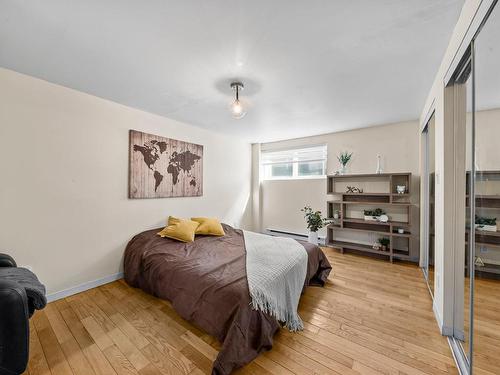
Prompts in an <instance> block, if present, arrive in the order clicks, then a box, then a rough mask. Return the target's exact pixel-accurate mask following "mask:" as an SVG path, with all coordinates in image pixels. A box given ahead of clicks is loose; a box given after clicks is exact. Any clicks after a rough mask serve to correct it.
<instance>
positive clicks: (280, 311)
mask: <svg viewBox="0 0 500 375" xmlns="http://www.w3.org/2000/svg"><path fill="white" fill-rule="evenodd" d="M243 235H244V237H245V247H246V252H247V263H246V268H247V279H248V288H249V290H250V296H251V298H252V302H251V303H252V307H253V308H254V309H255V310H260V311H263V312H265V313H267V314H270V315H271V316H273V317H275V318H276V319H277V320H278V321H280V322H282V323H284V324H285V327H286V328H288V329H289V330H290V331H292V332H293V331H299V330H302V329H303V328H304V325H303V323H302V320H301V319H300V317H299V314H298V312H297V308H298V306H299V299H300V294H301V293H302V288H303V287H304V281H305V279H306V273H307V252H306V250H305V249H304V246H302V245H301V244H300V243H298V242H297V241H295V240H294V239H292V238H284V237H272V236H268V235H265V234H260V233H254V232H248V231H243Z"/></svg>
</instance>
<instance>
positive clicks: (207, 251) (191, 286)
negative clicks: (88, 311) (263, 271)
mask: <svg viewBox="0 0 500 375" xmlns="http://www.w3.org/2000/svg"><path fill="white" fill-rule="evenodd" d="M223 227H224V231H225V233H226V235H225V236H222V237H213V236H197V237H196V240H195V241H194V242H191V243H182V242H178V241H175V240H170V239H167V238H161V237H159V236H158V235H157V233H158V231H159V230H161V228H160V229H154V230H149V231H146V232H143V233H140V234H138V235H136V236H135V237H134V238H132V240H131V241H130V242H129V243H128V245H127V248H126V250H125V257H124V273H125V281H126V282H127V283H128V284H129V285H131V286H133V287H137V288H140V289H142V290H144V291H145V292H147V293H150V294H152V295H154V296H156V297H158V298H161V299H164V300H168V301H170V302H171V303H172V306H173V308H174V309H175V310H176V311H177V313H178V314H179V315H180V316H181V317H182V318H184V319H186V320H187V321H189V322H191V323H193V324H194V325H196V326H197V327H199V328H201V329H202V330H204V331H205V332H207V333H208V334H210V335H212V336H214V337H216V338H217V339H218V340H219V341H220V342H221V344H222V346H221V350H220V352H219V354H218V356H217V358H216V360H215V362H214V364H213V370H212V374H216V375H219V374H223V375H225V374H230V373H231V372H232V371H233V370H235V369H236V368H238V367H241V366H243V365H245V364H247V363H249V362H250V361H252V360H253V359H254V358H255V357H257V355H258V354H259V353H261V352H262V351H264V350H269V349H271V347H272V343H273V336H274V334H275V333H276V332H277V331H278V330H279V329H280V324H279V322H277V321H276V319H275V318H273V317H271V316H270V315H268V314H266V313H263V312H261V311H259V310H253V309H252V307H251V305H250V302H251V297H250V294H249V289H248V283H247V277H246V268H245V260H246V252H245V242H244V238H243V231H241V230H239V229H235V228H232V227H231V226H229V225H225V224H223ZM300 243H301V244H302V246H304V248H305V250H306V251H307V258H308V262H307V263H308V264H307V273H306V278H305V283H304V288H306V287H307V286H309V285H316V286H322V285H323V284H324V283H325V281H326V279H327V277H328V275H329V273H330V271H331V266H330V264H329V262H328V260H327V258H326V256H325V255H324V254H323V252H322V251H321V249H320V248H319V247H318V246H315V245H312V244H310V243H307V242H300Z"/></svg>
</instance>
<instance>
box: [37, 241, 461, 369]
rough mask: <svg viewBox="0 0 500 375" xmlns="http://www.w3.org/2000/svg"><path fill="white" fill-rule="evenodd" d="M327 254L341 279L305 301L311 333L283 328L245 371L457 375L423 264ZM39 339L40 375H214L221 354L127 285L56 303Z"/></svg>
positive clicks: (41, 319) (40, 319)
mask: <svg viewBox="0 0 500 375" xmlns="http://www.w3.org/2000/svg"><path fill="white" fill-rule="evenodd" d="M325 253H326V254H327V255H328V257H329V259H330V261H331V263H332V265H333V267H334V272H333V274H332V275H331V276H330V278H329V283H328V284H327V285H326V287H325V288H315V287H311V288H308V290H307V291H306V293H305V294H304V295H303V296H302V299H301V303H300V309H299V313H300V315H301V317H302V319H303V320H304V322H305V330H304V331H302V332H300V333H294V334H292V333H290V332H287V331H286V330H283V329H282V330H281V331H280V332H279V333H278V334H277V335H276V337H275V344H274V347H273V349H272V350H271V351H269V352H266V353H263V354H261V355H260V356H259V357H258V358H257V359H255V360H254V361H253V362H252V363H250V364H249V365H247V366H245V367H244V368H242V369H240V370H239V371H237V373H238V374H341V375H344V374H347V375H348V374H457V370H456V368H455V366H454V361H453V358H452V356H451V353H450V349H449V347H448V343H447V341H446V339H445V338H443V337H442V336H441V335H440V334H439V332H438V328H437V325H436V322H435V320H434V316H433V313H432V307H431V306H432V303H431V299H430V297H429V292H428V290H427V286H426V285H425V283H424V280H423V277H422V273H421V271H420V269H418V267H416V266H413V265H409V264H398V263H395V264H390V263H389V262H385V261H379V260H374V259H370V258H365V257H361V256H356V255H351V254H344V255H341V254H339V253H337V252H336V251H335V250H332V249H325ZM31 333H32V334H31V353H30V363H29V368H28V371H27V373H29V374H31V375H38V374H44V375H45V374H53V375H58V374H75V375H94V374H95V375H99V374H140V375H152V374H203V373H210V369H211V363H212V361H213V360H214V358H215V357H216V355H217V349H218V348H219V344H218V343H217V342H216V341H215V340H214V339H213V338H211V337H210V336H208V335H206V334H204V333H203V332H201V331H200V330H198V329H196V328H195V327H193V326H192V325H190V324H189V323H187V322H185V321H184V320H183V319H181V318H180V317H179V316H178V315H177V314H176V313H175V311H174V310H173V309H172V307H171V305H170V304H169V303H168V302H165V301H161V300H159V299H157V298H154V297H152V296H149V295H147V294H145V293H143V292H142V291H140V290H138V289H133V288H130V287H129V286H127V285H126V284H125V282H123V281H118V282H114V283H111V284H107V285H104V286H101V287H99V288H96V289H92V290H89V291H87V292H84V293H80V294H78V295H75V296H71V297H69V298H66V299H64V300H59V301H57V302H54V303H50V304H49V305H48V306H47V308H46V309H45V310H43V311H41V312H37V313H36V314H35V316H34V317H33V319H31Z"/></svg>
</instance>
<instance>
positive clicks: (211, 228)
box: [191, 217, 226, 236]
mask: <svg viewBox="0 0 500 375" xmlns="http://www.w3.org/2000/svg"><path fill="white" fill-rule="evenodd" d="M191 220H193V221H196V222H197V223H200V226H199V227H198V228H196V234H204V235H207V236H224V235H225V234H226V233H224V229H223V228H222V225H221V223H220V221H219V220H217V219H215V218H210V217H192V218H191Z"/></svg>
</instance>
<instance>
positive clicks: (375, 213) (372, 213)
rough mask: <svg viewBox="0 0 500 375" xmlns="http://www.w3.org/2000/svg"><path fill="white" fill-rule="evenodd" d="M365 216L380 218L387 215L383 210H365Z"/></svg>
mask: <svg viewBox="0 0 500 375" xmlns="http://www.w3.org/2000/svg"><path fill="white" fill-rule="evenodd" d="M363 213H364V215H365V216H374V217H376V216H380V215H385V211H384V210H383V209H381V208H376V209H374V210H363Z"/></svg>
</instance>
